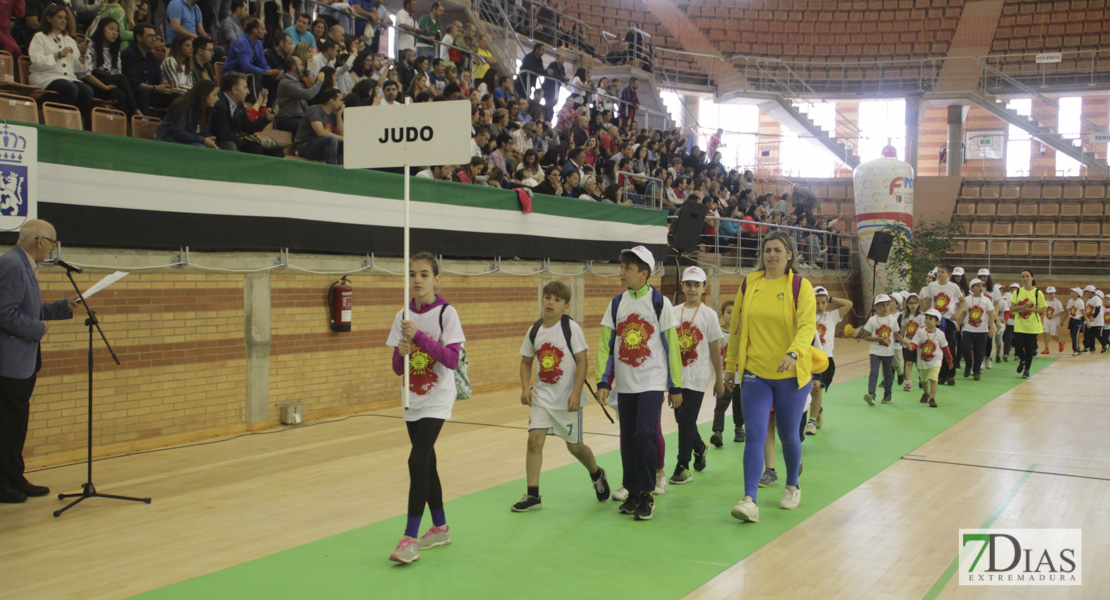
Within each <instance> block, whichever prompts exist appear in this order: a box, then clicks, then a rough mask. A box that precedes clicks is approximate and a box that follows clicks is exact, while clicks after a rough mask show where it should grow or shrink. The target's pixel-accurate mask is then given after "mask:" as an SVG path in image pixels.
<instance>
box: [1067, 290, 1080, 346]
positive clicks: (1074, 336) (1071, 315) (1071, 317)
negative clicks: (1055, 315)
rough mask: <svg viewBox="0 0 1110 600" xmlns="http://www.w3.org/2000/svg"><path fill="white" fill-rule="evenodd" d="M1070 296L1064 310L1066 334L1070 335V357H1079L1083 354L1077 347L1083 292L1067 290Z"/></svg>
mask: <svg viewBox="0 0 1110 600" xmlns="http://www.w3.org/2000/svg"><path fill="white" fill-rule="evenodd" d="M1068 291H1069V292H1070V293H1071V296H1070V297H1069V298H1068V305H1067V307H1066V308H1065V310H1067V312H1068V333H1069V334H1071V355H1072V356H1079V355H1080V354H1083V350H1082V348H1080V347H1079V335H1080V334H1081V333H1082V332H1083V320H1084V319H1083V314H1084V312H1085V310H1084V302H1083V290H1081V289H1079V288H1077V287H1073V288H1071V289H1070V290H1068Z"/></svg>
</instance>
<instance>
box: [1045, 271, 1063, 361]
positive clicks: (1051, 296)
mask: <svg viewBox="0 0 1110 600" xmlns="http://www.w3.org/2000/svg"><path fill="white" fill-rule="evenodd" d="M1044 294H1045V304H1046V306H1045V311H1044V350H1041V354H1048V349H1049V348H1051V346H1049V345H1048V339H1049V338H1052V339H1054V340H1056V344H1057V345H1059V346H1060V353H1061V354H1063V352H1064V342H1063V340H1061V339H1060V336H1059V335H1058V333H1057V332H1058V330H1059V328H1060V316H1061V315H1062V314H1063V313H1064V305H1063V304H1062V303H1061V302H1060V301H1059V300H1057V299H1056V288H1055V287H1052V286H1051V285H1050V286H1048V287H1047V288H1046V289H1045V291H1044Z"/></svg>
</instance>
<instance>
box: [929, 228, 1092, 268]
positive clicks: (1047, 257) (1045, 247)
mask: <svg viewBox="0 0 1110 600" xmlns="http://www.w3.org/2000/svg"><path fill="white" fill-rule="evenodd" d="M952 240H953V241H956V242H959V243H961V244H964V243H967V245H970V244H971V243H972V242H982V243H983V244H984V245H985V247H986V248H985V250H982V251H981V250H980V249H979V248H976V249H975V250H974V252H973V251H971V250H968V249H967V246H963V248H964V249H963V250H962V251H960V252H953V253H951V256H954V257H965V256H975V257H977V258H978V259H979V260H980V261H986V262H985V264H982V265H980V266H983V267H986V268H988V269H991V270H994V269H996V268H998V267H1019V268H1022V269H1029V268H1032V269H1035V270H1036V273H1037V274H1038V275H1040V274H1042V273H1043V274H1045V275H1046V276H1051V275H1054V274H1059V273H1065V272H1067V273H1072V274H1075V273H1097V274H1099V275H1102V274H1105V272H1106V265H1107V260H1108V257H1110V242H1107V241H1103V238H1102V237H1101V236H1091V237H1006V238H998V237H954V238H952ZM1015 243H1017V244H1024V246H1019V249H1017V250H1014V246H1013V245H1014V244H1015ZM1100 244H1101V245H1102V247H1103V248H1102V250H1103V252H1102V253H1100V251H1099V250H1100V248H1099V246H1100ZM984 254H985V256H984Z"/></svg>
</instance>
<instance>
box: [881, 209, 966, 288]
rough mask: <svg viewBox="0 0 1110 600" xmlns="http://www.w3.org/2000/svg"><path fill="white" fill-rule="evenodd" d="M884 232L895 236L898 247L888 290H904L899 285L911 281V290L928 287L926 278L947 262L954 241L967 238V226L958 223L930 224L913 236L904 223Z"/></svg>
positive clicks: (893, 249)
mask: <svg viewBox="0 0 1110 600" xmlns="http://www.w3.org/2000/svg"><path fill="white" fill-rule="evenodd" d="M880 231H885V232H887V233H890V234H891V235H893V236H894V245H893V246H892V247H891V249H890V257H889V258H888V259H887V265H886V272H887V279H888V281H887V282H886V283H887V287H888V289H895V288H897V287H901V285H900V284H898V283H896V282H895V278H896V277H897V278H898V279H899V280H903V281H908V282H909V288H908V289H911V290H919V289H921V288H922V287H923V286H924V285H925V276H926V275H928V274H929V271H931V270H932V268H933V267H935V266H937V265H939V264H941V263H943V262H945V259H946V258H947V257H948V255H949V254H950V253H951V252H952V248H953V247H954V246H955V244H956V242H955V241H954V240H953V238H956V237H959V236H962V235H964V227H963V224H961V223H957V222H954V221H927V222H925V223H921V224H919V225H917V226H916V227H914V229H913V234H912V236H911V235H910V231H909V229H908V228H907V227H906V226H905V225H902V224H896V225H887V226H886V227H884V228H883V229H881V230H880Z"/></svg>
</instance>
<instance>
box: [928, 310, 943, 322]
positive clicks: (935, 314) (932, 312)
mask: <svg viewBox="0 0 1110 600" xmlns="http://www.w3.org/2000/svg"><path fill="white" fill-rule="evenodd" d="M925 316H926V317H933V318H935V319H936V320H938V321H940V320H942V319H943V318H944V317H942V316H940V311H938V310H937V309H935V308H930V309H929V310H927V311H925Z"/></svg>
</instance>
